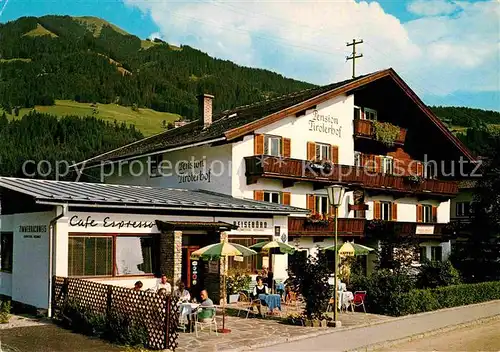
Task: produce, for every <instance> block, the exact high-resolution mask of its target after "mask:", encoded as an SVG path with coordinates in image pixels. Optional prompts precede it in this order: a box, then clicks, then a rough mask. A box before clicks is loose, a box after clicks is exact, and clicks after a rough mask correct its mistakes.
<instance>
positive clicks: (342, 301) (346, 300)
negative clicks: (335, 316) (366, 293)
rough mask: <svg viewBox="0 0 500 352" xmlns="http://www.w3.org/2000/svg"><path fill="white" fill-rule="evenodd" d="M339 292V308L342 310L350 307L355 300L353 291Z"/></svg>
mask: <svg viewBox="0 0 500 352" xmlns="http://www.w3.org/2000/svg"><path fill="white" fill-rule="evenodd" d="M338 292H339V301H338V308H339V309H342V307H346V308H347V307H348V306H349V304H350V303H351V302H352V300H353V299H354V295H353V294H352V292H351V291H338Z"/></svg>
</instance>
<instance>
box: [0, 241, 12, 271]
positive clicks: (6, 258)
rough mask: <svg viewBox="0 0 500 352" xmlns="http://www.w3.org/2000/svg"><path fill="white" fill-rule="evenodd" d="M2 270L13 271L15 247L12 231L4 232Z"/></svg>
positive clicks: (1, 253) (1, 249) (0, 251)
mask: <svg viewBox="0 0 500 352" xmlns="http://www.w3.org/2000/svg"><path fill="white" fill-rule="evenodd" d="M0 241H1V243H0V245H1V248H0V256H1V267H0V269H1V271H4V272H8V273H11V272H12V252H13V249H14V246H13V244H14V237H13V234H12V233H2V235H1V239H0Z"/></svg>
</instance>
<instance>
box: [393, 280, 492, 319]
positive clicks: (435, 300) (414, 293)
mask: <svg viewBox="0 0 500 352" xmlns="http://www.w3.org/2000/svg"><path fill="white" fill-rule="evenodd" d="M393 298H394V302H393V304H392V305H391V307H392V309H390V311H389V312H388V314H389V315H393V316H401V315H407V314H415V313H421V312H429V311H432V310H436V309H441V308H450V307H457V306H463V305H468V304H474V303H480V302H486V301H491V300H495V299H500V281H491V282H481V283H478V284H462V285H452V286H444V287H437V288H432V289H425V290H415V289H414V290H410V291H409V292H407V293H401V294H398V295H394V296H393Z"/></svg>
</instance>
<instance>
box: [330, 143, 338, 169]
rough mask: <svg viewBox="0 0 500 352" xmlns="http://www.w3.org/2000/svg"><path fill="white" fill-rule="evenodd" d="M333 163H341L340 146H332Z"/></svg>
mask: <svg viewBox="0 0 500 352" xmlns="http://www.w3.org/2000/svg"><path fill="white" fill-rule="evenodd" d="M332 163H334V164H338V163H339V147H338V145H332Z"/></svg>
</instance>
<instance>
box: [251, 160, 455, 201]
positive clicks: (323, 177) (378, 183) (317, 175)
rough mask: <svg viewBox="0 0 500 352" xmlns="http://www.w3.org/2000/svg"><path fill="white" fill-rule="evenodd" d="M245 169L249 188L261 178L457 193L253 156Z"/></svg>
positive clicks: (444, 186) (449, 186)
mask: <svg viewBox="0 0 500 352" xmlns="http://www.w3.org/2000/svg"><path fill="white" fill-rule="evenodd" d="M245 166H246V176H247V182H248V183H249V184H251V183H255V182H256V180H257V179H258V178H260V177H264V178H275V179H282V180H289V181H291V182H295V181H310V182H313V183H316V184H321V185H324V186H326V185H329V184H333V183H336V184H343V185H346V186H349V187H351V188H365V189H377V190H383V191H389V192H402V193H408V194H432V195H437V196H446V197H449V196H454V195H456V194H457V193H458V186H457V182H455V181H442V180H434V179H422V180H421V181H422V182H412V181H411V180H409V179H408V178H407V177H405V176H395V175H390V174H384V173H380V172H374V171H371V170H369V169H367V168H363V167H356V166H350V165H339V164H334V165H331V166H329V165H327V164H326V165H319V164H315V163H311V162H309V161H307V160H299V159H290V158H279V157H274V156H268V155H255V156H249V157H245Z"/></svg>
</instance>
